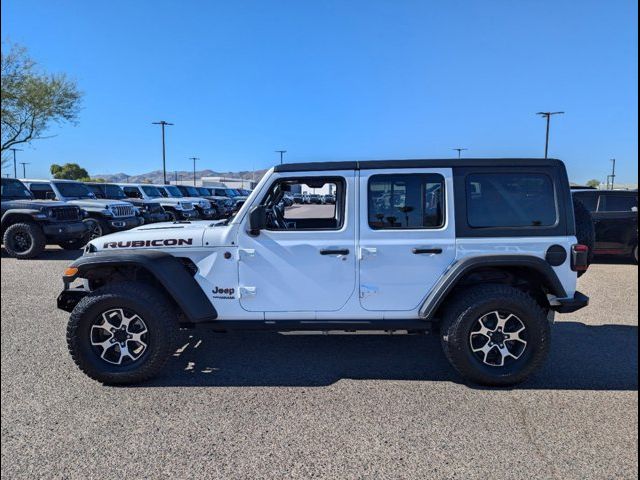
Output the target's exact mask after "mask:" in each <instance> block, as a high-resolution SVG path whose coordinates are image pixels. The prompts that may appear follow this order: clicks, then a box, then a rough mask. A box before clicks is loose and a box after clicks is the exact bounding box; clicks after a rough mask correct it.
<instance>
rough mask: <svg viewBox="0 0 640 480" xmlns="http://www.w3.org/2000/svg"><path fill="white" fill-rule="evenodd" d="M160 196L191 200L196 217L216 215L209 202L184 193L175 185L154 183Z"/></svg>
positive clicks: (212, 216)
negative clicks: (196, 213)
mask: <svg viewBox="0 0 640 480" xmlns="http://www.w3.org/2000/svg"><path fill="white" fill-rule="evenodd" d="M156 187H157V188H158V190H160V193H161V194H162V196H164V197H166V198H176V199H183V200H184V201H186V202H191V204H192V205H193V206H194V207H195V209H196V211H197V212H198V217H200V218H202V219H204V220H213V219H215V218H217V217H216V212H215V210H214V209H213V208H211V202H209V201H208V200H205V199H204V198H201V197H198V196H196V197H192V196H186V195H184V194H183V193H182V192H181V191H180V189H179V188H178V187H177V186H176V185H156Z"/></svg>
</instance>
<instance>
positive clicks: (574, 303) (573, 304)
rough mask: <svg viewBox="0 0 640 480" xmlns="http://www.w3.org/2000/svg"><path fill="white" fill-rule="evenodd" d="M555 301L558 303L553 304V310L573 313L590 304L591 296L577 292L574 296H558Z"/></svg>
mask: <svg viewBox="0 0 640 480" xmlns="http://www.w3.org/2000/svg"><path fill="white" fill-rule="evenodd" d="M554 303H557V305H552V306H551V310H554V311H556V312H558V313H573V312H577V311H578V310H580V309H582V308H584V307H586V306H587V305H589V297H587V296H586V295H585V294H583V293H580V292H576V294H575V295H574V296H573V298H557V299H556V301H555V302H554Z"/></svg>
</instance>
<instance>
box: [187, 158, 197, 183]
mask: <svg viewBox="0 0 640 480" xmlns="http://www.w3.org/2000/svg"><path fill="white" fill-rule="evenodd" d="M189 160H193V186H194V187H195V186H196V162H197V161H198V160H200V157H189Z"/></svg>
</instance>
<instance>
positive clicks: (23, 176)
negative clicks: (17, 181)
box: [20, 162, 29, 178]
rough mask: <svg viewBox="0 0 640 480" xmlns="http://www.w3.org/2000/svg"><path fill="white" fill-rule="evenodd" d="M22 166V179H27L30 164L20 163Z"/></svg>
mask: <svg viewBox="0 0 640 480" xmlns="http://www.w3.org/2000/svg"><path fill="white" fill-rule="evenodd" d="M20 165H22V178H27V165H29V162H20Z"/></svg>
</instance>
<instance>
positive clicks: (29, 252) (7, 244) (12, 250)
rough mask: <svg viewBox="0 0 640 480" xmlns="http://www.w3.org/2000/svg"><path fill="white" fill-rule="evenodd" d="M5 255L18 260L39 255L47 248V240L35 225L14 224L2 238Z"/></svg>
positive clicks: (25, 223)
mask: <svg viewBox="0 0 640 480" xmlns="http://www.w3.org/2000/svg"><path fill="white" fill-rule="evenodd" d="M2 243H4V248H5V249H6V251H7V254H8V255H9V256H11V257H13V258H17V259H19V260H25V259H28V258H33V257H36V256H38V255H40V254H41V253H42V252H43V251H44V249H45V247H46V246H47V238H46V237H45V235H44V232H43V231H42V229H41V228H40V227H39V226H38V225H36V224H35V223H27V222H24V223H14V224H13V225H11V226H10V227H8V228H7V229H6V230H5V232H4V235H3V237H2Z"/></svg>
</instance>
